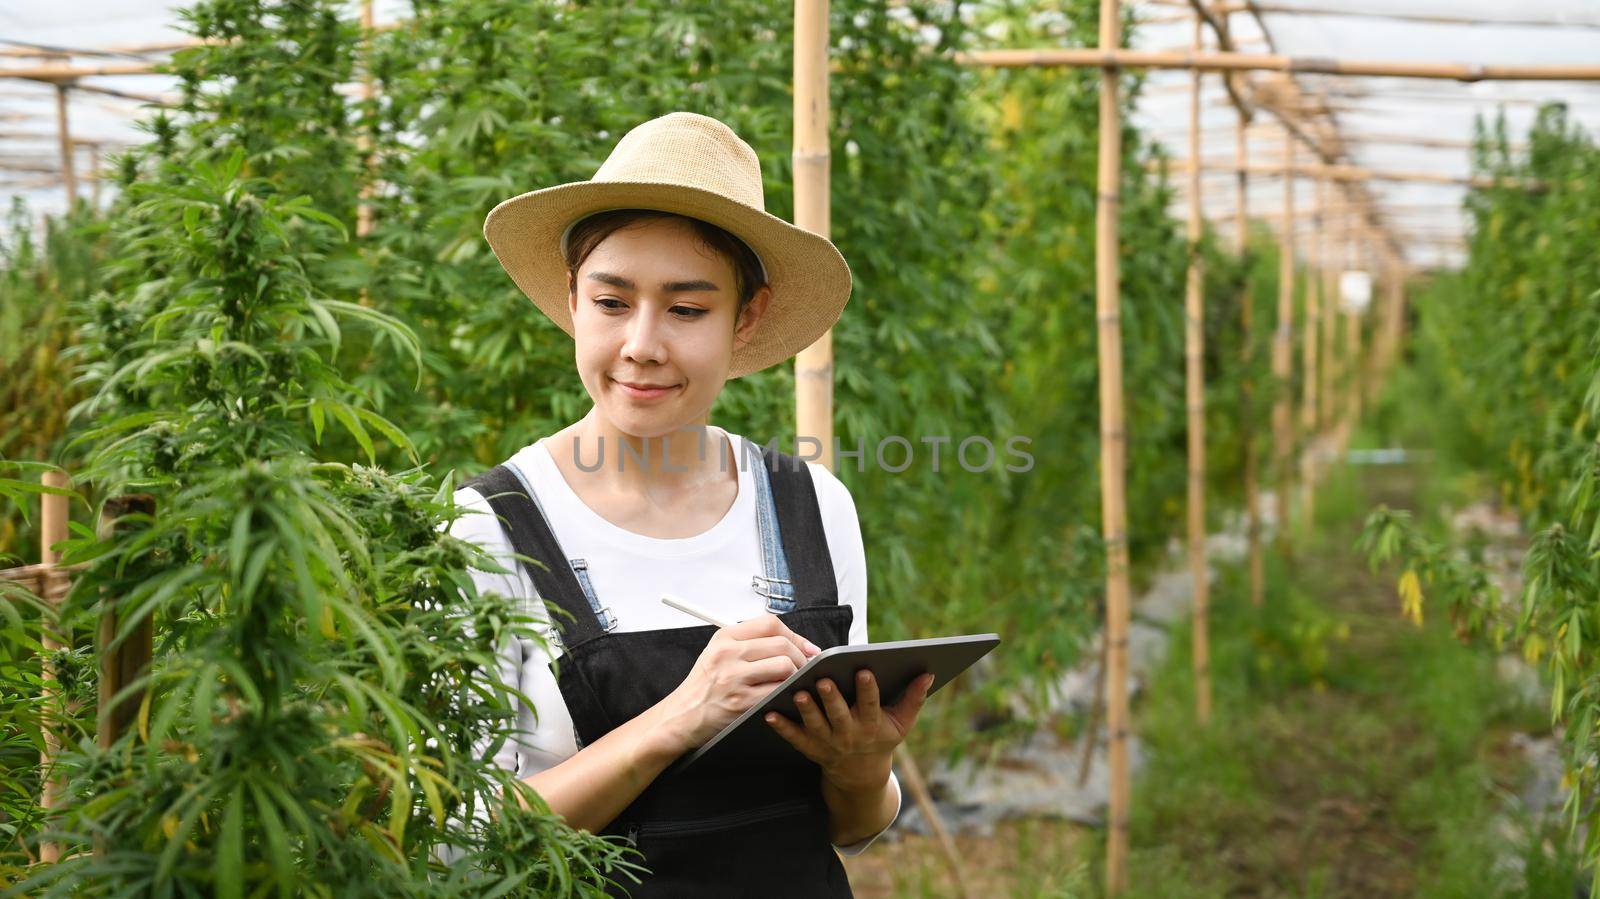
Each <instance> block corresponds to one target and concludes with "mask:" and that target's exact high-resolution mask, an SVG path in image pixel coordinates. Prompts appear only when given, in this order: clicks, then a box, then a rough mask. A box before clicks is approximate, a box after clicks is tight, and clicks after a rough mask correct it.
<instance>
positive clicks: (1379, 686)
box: [846, 468, 1570, 899]
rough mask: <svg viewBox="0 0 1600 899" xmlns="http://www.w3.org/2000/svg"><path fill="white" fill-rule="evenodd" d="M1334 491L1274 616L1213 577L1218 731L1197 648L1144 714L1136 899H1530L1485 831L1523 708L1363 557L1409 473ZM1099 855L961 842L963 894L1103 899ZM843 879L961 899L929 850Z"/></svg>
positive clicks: (1277, 582)
mask: <svg viewBox="0 0 1600 899" xmlns="http://www.w3.org/2000/svg"><path fill="white" fill-rule="evenodd" d="M1343 489H1346V490H1348V493H1347V494H1346V495H1345V496H1343V497H1342V498H1336V499H1335V501H1334V502H1333V503H1332V504H1331V505H1332V506H1336V507H1337V508H1330V509H1329V510H1328V511H1329V512H1331V513H1332V514H1329V515H1326V516H1325V517H1324V519H1323V520H1322V521H1320V522H1319V531H1318V533H1317V534H1316V535H1314V536H1313V537H1312V538H1310V539H1307V540H1304V541H1302V542H1300V543H1299V544H1298V545H1297V547H1296V549H1295V552H1294V555H1293V557H1292V560H1291V561H1290V562H1289V563H1287V564H1285V563H1283V562H1282V561H1281V560H1280V561H1277V562H1276V563H1275V564H1274V566H1273V569H1274V570H1273V571H1272V578H1273V580H1272V590H1271V592H1270V594H1269V602H1268V606H1269V608H1268V609H1267V610H1265V611H1264V612H1259V613H1258V612H1257V611H1256V610H1253V609H1250V608H1249V607H1248V604H1247V603H1244V602H1242V601H1241V600H1240V599H1239V597H1240V596H1241V595H1242V592H1243V591H1242V589H1240V588H1241V586H1242V585H1241V584H1240V582H1239V579H1238V577H1237V574H1238V572H1236V571H1227V570H1224V571H1223V572H1221V577H1220V578H1219V581H1218V583H1217V585H1216V587H1215V588H1214V593H1215V601H1216V603H1217V607H1216V610H1215V613H1214V619H1213V620H1214V626H1213V627H1214V630H1213V643H1214V646H1213V672H1214V676H1215V678H1216V681H1217V687H1216V689H1217V701H1218V719H1217V720H1218V723H1219V726H1216V727H1213V728H1210V729H1209V730H1206V731H1201V730H1200V729H1199V728H1198V727H1197V726H1196V725H1195V723H1194V722H1193V720H1192V717H1191V715H1190V713H1189V711H1188V706H1189V703H1190V700H1189V698H1188V697H1189V696H1190V695H1191V690H1192V684H1191V682H1190V681H1189V680H1188V667H1189V659H1188V657H1187V652H1186V647H1187V646H1188V644H1189V640H1188V636H1187V634H1186V633H1183V632H1179V633H1174V634H1173V638H1174V639H1173V641H1172V645H1173V647H1174V651H1173V653H1172V655H1171V657H1170V658H1169V659H1168V660H1167V663H1166V664H1165V665H1164V666H1163V667H1162V669H1161V670H1160V671H1159V672H1158V674H1157V675H1156V679H1155V681H1154V682H1153V683H1152V684H1151V689H1150V692H1149V695H1148V699H1147V700H1146V702H1145V704H1144V705H1142V706H1141V707H1140V708H1138V709H1137V710H1136V719H1137V720H1136V726H1137V727H1138V730H1139V732H1140V735H1141V737H1143V738H1144V739H1145V740H1146V741H1147V746H1148V748H1149V750H1150V754H1151V759H1152V761H1151V764H1150V767H1149V769H1148V770H1146V771H1144V772H1142V774H1141V777H1140V778H1139V779H1138V780H1137V781H1136V783H1135V785H1134V792H1135V815H1134V851H1133V856H1132V860H1131V871H1132V880H1133V882H1134V885H1135V888H1134V890H1133V891H1132V895H1136V896H1162V897H1178V896H1194V897H1202V896H1203V897H1210V896H1218V897H1288V896H1297V897H1298V896H1316V897H1351V899H1356V897H1360V899H1383V897H1411V896H1418V895H1435V896H1452V895H1459V896H1492V895H1522V893H1518V892H1509V893H1508V892H1506V891H1504V890H1499V889H1491V888H1490V881H1491V880H1492V879H1493V878H1492V875H1493V874H1494V870H1495V869H1494V865H1495V857H1496V855H1497V853H1498V854H1500V855H1503V854H1504V853H1503V851H1502V850H1503V847H1498V846H1496V845H1495V844H1494V841H1493V836H1492V835H1491V834H1490V833H1488V827H1487V825H1486V820H1487V817H1488V816H1489V815H1490V814H1491V813H1492V812H1493V810H1494V808H1495V806H1494V803H1495V801H1496V800H1495V796H1496V793H1497V791H1504V790H1508V789H1513V788H1514V787H1515V785H1516V784H1517V783H1518V782H1519V781H1520V779H1521V778H1522V777H1523V771H1522V768H1521V765H1520V759H1518V758H1517V757H1516V753H1514V752H1512V751H1511V750H1510V749H1508V746H1507V742H1508V736H1509V734H1510V733H1511V731H1512V730H1513V729H1515V728H1516V727H1517V726H1519V725H1523V726H1525V725H1526V722H1527V719H1528V709H1527V708H1526V707H1525V706H1523V705H1521V704H1519V703H1517V702H1515V701H1512V700H1509V699H1508V696H1507V694H1508V692H1509V691H1508V690H1507V689H1506V687H1505V685H1504V684H1502V683H1500V682H1499V681H1498V680H1497V678H1496V676H1495V672H1494V665H1493V658H1492V656H1490V655H1489V654H1488V653H1486V652H1484V651H1483V650H1482V649H1481V648H1477V647H1468V646H1463V645H1461V644H1460V643H1458V642H1457V641H1456V640H1455V639H1454V638H1453V637H1452V635H1451V634H1450V633H1449V632H1448V630H1449V629H1448V627H1447V626H1446V625H1445V623H1443V622H1434V621H1429V622H1427V624H1426V626H1424V627H1422V628H1417V627H1414V626H1413V625H1411V624H1410V623H1409V622H1407V621H1405V620H1404V619H1402V618H1401V617H1400V615H1399V607H1398V600H1397V599H1395V593H1394V587H1393V580H1392V577H1391V576H1390V575H1389V574H1387V573H1384V574H1373V573H1371V572H1370V571H1369V570H1368V568H1367V565H1366V563H1365V561H1364V560H1363V559H1361V558H1360V557H1359V555H1358V554H1357V552H1356V550H1355V549H1354V541H1355V538H1356V535H1357V534H1358V533H1359V531H1360V526H1361V521H1362V518H1363V517H1364V515H1365V513H1366V511H1367V510H1369V509H1371V508H1372V507H1373V506H1375V505H1376V504H1377V503H1379V502H1387V503H1389V504H1391V505H1395V506H1409V505H1411V504H1412V502H1413V499H1414V495H1413V494H1414V488H1413V484H1412V478H1411V477H1410V474H1409V473H1408V472H1407V471H1406V470H1404V469H1395V468H1388V469H1365V470H1362V471H1361V472H1360V476H1359V477H1357V478H1354V479H1353V480H1352V481H1351V482H1350V484H1349V485H1347V487H1345V488H1343ZM1184 627H1186V625H1185V626H1184ZM1537 714H1538V713H1537V710H1536V711H1535V715H1537ZM1101 841H1102V835H1101V834H1099V833H1098V832H1094V831H1086V830H1084V829H1083V828H1081V827H1078V826H1075V825H1072V824H1069V823H1066V822H1058V821H1047V820H1035V821H1028V822H1017V823H1013V824H1008V825H1005V826H1004V827H1002V828H1001V829H1000V830H999V831H998V832H997V833H996V834H995V835H994V836H993V837H987V838H977V837H964V838H962V844H961V848H962V856H963V863H964V864H965V865H966V868H967V870H968V872H969V873H968V880H969V887H971V895H973V896H983V897H990V896H1029V897H1031V896H1041V897H1042V896H1077V895H1086V896H1087V895H1097V894H1098V892H1099V886H1100V882H1101V874H1100V871H1099V864H1100V861H1099V860H1100V856H1101V853H1102V852H1103V848H1102V846H1103V843H1102V842H1101ZM846 861H847V868H848V869H849V871H850V875H851V881H852V883H853V884H854V885H855V889H856V894H857V895H858V896H860V897H862V899H878V897H891V896H893V897H900V896H911V897H924V896H925V897H936V896H955V895H957V894H956V892H955V891H954V889H953V888H952V887H951V886H950V883H949V879H948V876H947V874H946V870H945V868H944V865H943V863H942V861H941V858H940V856H939V854H938V852H937V847H936V846H935V845H934V844H933V843H932V841H931V840H928V839H926V838H921V837H916V836H909V835H908V836H904V837H901V838H899V839H895V840H892V841H889V840H885V841H883V842H880V843H879V844H877V845H875V846H873V847H872V848H871V849H869V850H868V852H867V853H865V854H864V855H862V856H860V857H858V858H854V859H847V860H846ZM1478 889H1481V891H1475V890H1478ZM1557 895H1561V894H1560V893H1557ZM1566 895H1570V892H1569V893H1566Z"/></svg>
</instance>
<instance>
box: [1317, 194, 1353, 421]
mask: <svg viewBox="0 0 1600 899" xmlns="http://www.w3.org/2000/svg"><path fill="white" fill-rule="evenodd" d="M1347 199H1348V198H1347V197H1346V196H1345V187H1344V186H1342V185H1339V186H1333V185H1330V188H1329V197H1328V203H1329V205H1330V206H1331V207H1332V208H1333V209H1334V210H1336V212H1335V214H1333V215H1331V216H1329V218H1328V221H1327V229H1328V230H1326V231H1325V232H1324V233H1323V235H1322V238H1323V247H1322V253H1323V257H1322V294H1323V296H1325V297H1327V298H1328V314H1327V315H1326V316H1324V317H1323V320H1322V322H1321V325H1322V327H1321V329H1320V333H1319V334H1318V335H1317V339H1318V340H1319V341H1321V343H1322V353H1321V355H1322V370H1321V371H1319V372H1318V373H1317V379H1318V384H1317V392H1318V393H1320V394H1321V395H1322V408H1321V409H1319V410H1318V418H1319V420H1320V422H1321V429H1322V430H1327V429H1329V428H1332V427H1333V424H1334V421H1335V419H1336V418H1337V413H1338V403H1337V401H1336V399H1335V397H1334V382H1333V376H1334V372H1335V370H1336V369H1337V367H1338V364H1339V363H1338V359H1336V358H1335V357H1334V353H1335V347H1334V339H1333V338H1334V332H1335V329H1336V326H1337V323H1338V320H1339V316H1338V315H1337V314H1336V313H1337V311H1338V308H1339V269H1340V267H1341V265H1342V262H1341V260H1340V259H1339V257H1338V254H1337V249H1338V247H1339V235H1342V234H1343V233H1344V231H1345V229H1346V228H1347V227H1348V226H1349V223H1348V222H1347V221H1346V218H1345V216H1344V213H1345V212H1347V211H1348V210H1349V208H1350V203H1349V202H1348V201H1347Z"/></svg>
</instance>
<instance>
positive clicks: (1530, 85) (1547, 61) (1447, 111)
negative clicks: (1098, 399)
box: [0, 0, 1600, 267]
mask: <svg viewBox="0 0 1600 899" xmlns="http://www.w3.org/2000/svg"><path fill="white" fill-rule="evenodd" d="M888 2H890V3H891V5H894V3H895V2H896V0H888ZM183 5H184V4H182V3H173V2H163V0H73V2H71V3H61V2H59V0H8V2H4V3H0V40H4V41H9V42H22V43H29V44H39V45H47V46H50V47H58V48H70V49H74V50H92V49H97V48H106V47H124V46H128V45H136V44H152V43H159V42H164V41H174V40H181V39H183V38H184V37H185V36H184V35H183V34H182V33H181V32H180V31H179V30H178V26H179V25H180V24H181V19H180V15H179V12H178V10H179V9H180V8H181V7H182V6H183ZM1229 5H1230V6H1239V5H1240V4H1239V3H1237V2H1230V4H1229ZM375 6H376V10H375V12H376V18H377V21H378V22H379V23H386V22H392V21H395V20H397V19H399V18H401V17H403V16H405V15H406V14H407V12H408V6H407V4H406V3H405V2H404V0H377V2H376V4H375ZM1124 6H1125V7H1126V8H1127V9H1128V10H1130V11H1131V12H1132V14H1133V15H1134V16H1135V17H1136V18H1137V19H1139V20H1141V22H1142V24H1140V25H1139V26H1138V27H1137V28H1136V29H1135V31H1134V32H1133V46H1135V47H1138V48H1140V49H1177V48H1184V47H1188V46H1189V43H1190V40H1191V37H1192V35H1193V25H1192V24H1191V23H1190V22H1189V21H1185V20H1184V17H1183V13H1185V12H1186V10H1187V9H1188V7H1187V6H1186V5H1185V4H1183V3H1182V2H1181V0H1126V2H1125V3H1124ZM1256 6H1257V8H1258V9H1259V10H1260V12H1259V22H1258V19H1257V16H1255V15H1252V14H1250V13H1249V12H1235V13H1233V14H1232V15H1231V16H1230V20H1231V23H1232V28H1233V34H1234V38H1235V40H1236V41H1237V42H1238V45H1239V50H1240V51H1241V52H1247V53H1262V52H1276V53H1280V54H1285V55H1289V56H1301V57H1322V58H1330V59H1340V60H1359V59H1370V60H1403V61H1411V62H1440V63H1467V64H1472V63H1476V64H1507V65H1555V64H1580V65H1585V64H1586V65H1600V0H1517V2H1515V3H1512V2H1507V0H1258V2H1257V3H1256ZM356 8H357V4H356V0H351V9H352V14H353V13H354V11H355V9H356ZM1286 9H1293V10H1296V11H1295V12H1285V11H1283V10H1286ZM1330 10H1331V11H1335V12H1329V11H1330ZM1363 12H1366V13H1375V14H1378V15H1377V16H1362V15H1358V14H1359V13H1363ZM1445 19H1471V20H1473V21H1474V22H1475V23H1476V24H1452V23H1450V22H1446V21H1442V20H1445ZM1163 20H1164V21H1163ZM784 21H787V20H786V19H785V20H784ZM1263 25H1264V26H1265V31H1263V28H1262V26H1263ZM1206 36H1207V39H1208V40H1209V38H1210V34H1209V31H1207V32H1206ZM0 46H9V47H11V48H18V44H17V43H11V44H0ZM130 59H131V58H130V57H118V56H115V55H111V56H99V57H95V56H88V55H85V56H80V57H76V58H75V59H74V63H75V64H77V65H92V64H94V63H96V62H103V63H116V62H119V61H120V62H126V61H130ZM42 62H43V61H42V60H38V59H24V58H18V57H6V58H3V59H0V67H4V66H19V65H37V64H41V63H42ZM1250 77H1253V78H1256V79H1263V80H1265V79H1270V78H1274V77H1278V76H1276V75H1275V74H1274V73H1256V74H1254V75H1252V76H1250ZM1295 77H1296V79H1297V81H1298V82H1299V85H1300V87H1301V88H1302V90H1303V91H1305V92H1306V93H1307V94H1308V95H1310V96H1313V97H1317V98H1319V99H1323V100H1325V101H1326V103H1327V104H1328V106H1329V109H1330V113H1331V115H1332V118H1333V121H1334V124H1335V125H1336V126H1337V128H1338V130H1339V133H1340V134H1341V135H1342V136H1343V139H1344V143H1345V145H1346V148H1347V150H1348V154H1349V158H1348V160H1346V161H1347V162H1349V163H1350V164H1352V165H1356V166H1360V167H1364V168H1370V169H1372V170H1375V171H1380V172H1432V173H1437V174H1446V175H1452V176H1458V177H1465V176H1466V175H1467V174H1469V171H1470V164H1469V159H1470V153H1469V151H1468V150H1467V149H1466V148H1465V147H1462V146H1419V145H1416V144H1412V143H1405V142H1404V141H1403V140H1397V139H1396V138H1401V139H1403V138H1418V137H1423V138H1428V139H1431V140H1435V141H1440V142H1445V143H1448V142H1451V141H1454V142H1457V143H1464V142H1466V141H1469V140H1470V139H1471V137H1472V134H1473V127H1474V123H1475V121H1477V120H1478V118H1479V117H1480V116H1482V117H1487V118H1490V119H1492V118H1493V117H1495V116H1497V115H1499V114H1501V113H1503V114H1504V115H1505V118H1506V123H1507V126H1508V128H1509V130H1510V133H1511V134H1512V136H1513V139H1520V137H1521V136H1522V135H1524V134H1525V133H1526V131H1527V129H1528V125H1529V124H1530V123H1531V122H1532V120H1533V116H1534V114H1535V112H1536V111H1537V109H1538V106H1539V104H1540V103H1543V102H1547V101H1562V102H1565V103H1566V104H1567V107H1568V110H1569V114H1570V116H1571V118H1572V119H1573V121H1575V122H1577V123H1579V124H1581V125H1583V126H1584V127H1585V128H1586V129H1587V130H1589V131H1590V132H1591V133H1596V132H1600V84H1597V83H1593V82H1590V83H1584V82H1479V83H1476V84H1468V83H1460V82H1453V81H1433V80H1421V79H1406V78H1358V77H1345V76H1326V75H1306V74H1303V75H1297V76H1295ZM84 83H86V84H89V85H93V86H97V87H104V88H110V89H113V90H120V91H125V92H131V93H137V94H145V95H151V94H153V95H158V96H161V95H166V96H171V95H172V94H173V93H174V90H175V88H174V85H173V83H172V79H170V78H167V77H165V76H159V75H138V76H123V77H95V78H86V79H84ZM1188 84H1189V75H1188V73H1187V72H1181V71H1153V72H1151V73H1150V74H1149V77H1148V80H1147V81H1146V87H1145V90H1144V92H1143V93H1142V94H1141V96H1140V98H1139V102H1138V106H1137V109H1136V112H1135V115H1134V122H1133V123H1134V124H1135V125H1136V126H1138V127H1139V128H1141V129H1143V130H1145V131H1146V132H1148V133H1150V134H1151V135H1152V136H1154V137H1155V138H1156V139H1157V140H1159V141H1160V142H1161V143H1163V144H1164V145H1165V146H1166V147H1167V149H1168V151H1169V153H1170V155H1171V157H1172V158H1174V159H1184V158H1186V157H1187V155H1188V134H1187V129H1188V117H1189V112H1188V109H1189V107H1188V102H1189V100H1188ZM69 98H70V101H69V104H70V105H69V111H68V117H69V120H70V122H71V130H72V134H73V136H74V137H75V138H78V139H93V140H100V141H105V142H107V144H106V146H105V147H104V150H103V151H104V152H111V151H114V150H115V149H116V146H115V145H116V144H117V143H119V142H121V143H127V142H135V141H142V140H143V139H144V135H143V133H142V132H140V131H138V130H137V129H136V128H135V127H134V122H135V120H136V119H137V117H138V115H139V114H140V110H139V103H138V101H136V100H128V99H122V98H117V97H110V96H105V95H102V94H93V93H87V92H81V91H74V92H72V93H71V94H69ZM55 102H56V101H55V89H54V87H52V86H51V85H48V84H42V83H37V82H26V81H21V80H16V79H6V80H3V81H0V119H3V124H0V157H3V158H4V160H5V162H6V165H4V166H0V196H7V197H9V196H10V195H12V194H16V195H20V196H23V197H25V198H26V199H27V201H28V204H29V207H30V208H31V209H32V210H33V211H34V212H35V213H45V212H56V211H59V210H60V209H61V208H62V206H63V205H64V196H63V189H62V187H61V185H60V183H59V180H56V179H55V176H54V175H53V174H52V173H54V172H56V171H58V169H59V150H58V144H57V143H56V127H55V122H56V119H55ZM1201 102H1202V154H1201V155H1202V156H1203V157H1204V158H1206V159H1208V160H1212V161H1215V162H1218V163H1225V164H1231V163H1232V161H1233V159H1234V135H1233V128H1234V122H1235V120H1236V114H1235V112H1234V110H1233V108H1232V106H1231V105H1230V104H1229V102H1228V98H1227V94H1226V93H1225V92H1224V90H1223V88H1222V83H1221V79H1220V76H1217V75H1207V76H1206V77H1205V79H1204V93H1203V96H1202V101H1201ZM1282 152H1283V141H1282V138H1281V135H1280V133H1279V131H1278V129H1277V127H1276V124H1275V121H1274V120H1273V119H1272V118H1271V117H1270V116H1265V115H1263V116H1259V117H1258V119H1257V125H1256V127H1255V128H1254V129H1253V130H1252V132H1251V141H1250V155H1251V161H1252V162H1253V163H1255V164H1260V165H1270V164H1272V163H1273V162H1275V161H1277V160H1281V158H1282ZM88 158H89V157H88V153H87V152H86V151H83V150H80V151H79V155H78V157H77V159H78V164H77V165H78V169H79V171H80V178H79V182H80V184H79V188H80V191H81V192H82V193H83V195H85V196H87V195H88V194H89V193H90V190H91V186H90V184H89V182H88V180H87V179H86V178H83V177H82V176H81V173H82V172H83V171H84V170H85V169H87V166H88ZM1298 158H1299V159H1300V161H1302V162H1310V161H1311V156H1310V154H1309V153H1308V152H1307V151H1305V150H1304V148H1301V149H1300V150H1299V151H1298ZM30 170H32V171H30ZM47 179H48V181H49V183H47V184H46V183H41V182H45V181H46V180H47ZM1173 179H1174V181H1175V183H1179V184H1180V185H1181V183H1182V182H1183V177H1182V172H1181V171H1174V172H1173ZM1367 186H1368V189H1369V190H1370V192H1371V194H1372V196H1373V197H1374V199H1375V201H1376V202H1377V205H1378V207H1379V209H1380V211H1381V212H1382V214H1383V215H1384V217H1385V221H1386V223H1387V224H1388V225H1389V227H1390V228H1391V230H1392V232H1393V233H1395V234H1396V236H1397V237H1398V238H1399V239H1400V241H1401V243H1402V245H1403V247H1404V249H1405V254H1406V258H1407V260H1408V261H1409V262H1410V263H1412V264H1413V265H1419V266H1424V267H1435V266H1449V265H1453V264H1455V263H1457V262H1459V260H1460V258H1461V256H1460V250H1459V248H1458V244H1459V240H1460V237H1461V235H1462V234H1463V233H1464V230H1465V228H1466V226H1467V223H1466V220H1465V219H1464V217H1463V216H1462V214H1461V199H1462V197H1463V195H1464V193H1465V187H1463V186H1460V185H1452V184H1435V183H1424V182H1405V181H1371V182H1367ZM1202 190H1203V193H1204V194H1205V208H1206V209H1207V211H1208V214H1210V215H1213V216H1219V217H1220V216H1230V215H1232V213H1233V208H1232V204H1233V189H1232V176H1231V175H1230V174H1228V173H1226V172H1215V173H1208V174H1207V175H1206V176H1205V180H1204V181H1203V188H1202ZM1315 193H1316V190H1315V186H1314V185H1313V184H1312V183H1311V182H1310V181H1308V180H1306V179H1297V184H1296V195H1295V197H1296V205H1297V206H1298V207H1299V208H1300V209H1302V210H1304V209H1307V208H1309V206H1310V205H1311V204H1313V203H1314V202H1315ZM1282 199H1283V187H1282V184H1281V182H1280V181H1279V179H1277V178H1272V177H1262V176H1253V177H1252V179H1251V188H1250V196H1249V202H1250V206H1251V212H1252V214H1253V215H1254V216H1256V217H1260V218H1263V219H1266V220H1269V221H1274V222H1276V221H1277V220H1278V216H1279V212H1280V210H1281V208H1282ZM1175 211H1176V212H1177V213H1178V214H1180V215H1181V214H1182V208H1181V204H1180V206H1179V207H1178V208H1177V209H1176V210H1175ZM1218 222H1219V224H1223V222H1222V220H1221V219H1220V218H1219V219H1218ZM1224 227H1225V225H1224ZM1300 227H1301V229H1303V230H1304V231H1306V232H1307V233H1309V223H1308V222H1307V221H1302V223H1301V225H1300Z"/></svg>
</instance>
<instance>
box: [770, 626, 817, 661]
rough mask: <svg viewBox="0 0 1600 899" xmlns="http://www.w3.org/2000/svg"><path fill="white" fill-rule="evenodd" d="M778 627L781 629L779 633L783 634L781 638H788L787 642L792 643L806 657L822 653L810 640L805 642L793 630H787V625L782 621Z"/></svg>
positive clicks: (804, 639) (803, 638)
mask: <svg viewBox="0 0 1600 899" xmlns="http://www.w3.org/2000/svg"><path fill="white" fill-rule="evenodd" d="M778 627H781V628H783V630H782V632H781V633H782V634H783V636H785V637H788V638H789V640H790V641H792V642H793V643H794V645H795V646H796V647H798V648H799V649H800V651H801V652H803V653H805V654H806V655H808V656H814V655H816V654H817V653H820V652H822V647H820V646H818V645H817V644H815V643H812V642H811V641H810V640H807V639H806V638H805V637H802V636H800V635H799V634H797V633H795V632H794V631H793V630H791V629H790V628H789V625H787V624H784V623H783V622H782V621H779V622H778Z"/></svg>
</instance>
